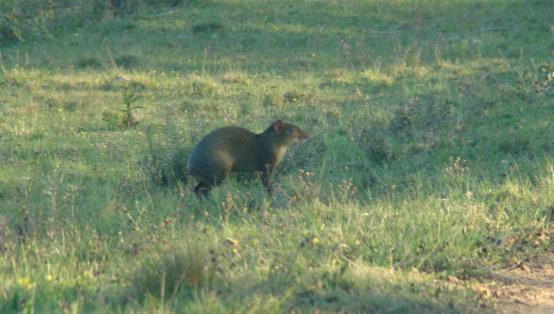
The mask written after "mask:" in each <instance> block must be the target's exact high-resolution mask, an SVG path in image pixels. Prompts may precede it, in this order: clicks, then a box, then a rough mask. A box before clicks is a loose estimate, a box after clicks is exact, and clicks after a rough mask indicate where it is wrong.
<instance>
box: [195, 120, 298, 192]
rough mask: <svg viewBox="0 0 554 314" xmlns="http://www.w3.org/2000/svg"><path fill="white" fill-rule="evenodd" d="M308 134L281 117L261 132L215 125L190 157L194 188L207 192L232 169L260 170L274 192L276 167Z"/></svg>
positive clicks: (250, 171)
mask: <svg viewBox="0 0 554 314" xmlns="http://www.w3.org/2000/svg"><path fill="white" fill-rule="evenodd" d="M307 138H308V134H306V132H304V131H303V130H302V129H300V128H299V127H297V126H295V125H292V124H289V123H284V122H283V121H281V120H277V121H275V122H273V123H272V124H271V125H270V126H269V127H268V128H267V129H266V130H265V131H264V132H263V133H260V134H256V133H254V132H251V131H249V130H247V129H244V128H241V127H236V126H227V127H222V128H219V129H216V130H214V131H212V132H211V133H209V134H208V135H206V136H204V138H202V139H201V140H200V142H198V144H196V146H195V147H194V148H193V149H192V152H191V154H190V156H189V158H188V162H187V170H188V173H189V174H190V175H192V176H193V177H195V178H196V179H197V180H198V185H196V187H195V188H194V192H195V193H196V195H197V196H198V197H202V196H206V195H207V194H208V192H209V191H210V189H211V188H212V187H214V186H216V185H218V184H220V183H221V182H222V181H223V180H224V179H225V178H227V177H228V176H229V173H231V172H241V173H261V179H262V183H263V185H264V186H265V187H266V188H267V191H268V192H269V193H271V178H270V176H271V173H272V172H273V169H275V167H276V166H277V165H278V164H279V162H281V160H282V159H283V156H284V155H285V153H286V152H287V148H288V147H289V146H290V145H292V144H295V143H301V142H304V141H305V140H306V139H307Z"/></svg>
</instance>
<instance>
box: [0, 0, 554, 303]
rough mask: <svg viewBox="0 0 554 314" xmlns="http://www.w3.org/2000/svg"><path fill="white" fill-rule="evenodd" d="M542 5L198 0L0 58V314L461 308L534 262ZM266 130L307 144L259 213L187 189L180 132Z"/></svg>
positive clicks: (249, 192)
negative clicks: (500, 272) (501, 273)
mask: <svg viewBox="0 0 554 314" xmlns="http://www.w3.org/2000/svg"><path fill="white" fill-rule="evenodd" d="M546 6H547V4H546V1H534V2H528V3H523V2H521V3H520V2H508V1H505V2H495V3H482V2H479V1H454V2H449V3H446V2H440V1H423V2H414V1H387V2H379V1H325V2H320V1H307V2H303V3H296V2H288V1H284V2H278V3H272V4H271V5H269V4H267V3H264V2H262V1H248V2H242V1H241V2H239V1H209V2H208V3H207V4H196V3H193V4H191V5H190V6H177V7H175V8H171V9H169V8H168V9H163V10H155V11H154V10H152V9H148V8H144V9H143V10H141V11H140V12H138V13H137V14H135V15H132V16H122V17H120V18H116V19H111V18H106V19H105V20H103V21H102V22H100V23H98V24H95V25H91V26H84V27H82V28H80V29H68V30H67V31H64V32H58V33H53V36H52V38H49V39H46V40H41V41H29V42H23V43H19V44H14V43H12V44H10V45H6V46H0V47H1V49H2V50H1V56H0V110H1V112H2V115H0V201H1V202H0V269H2V270H3V271H2V272H1V273H0V312H3V311H8V312H9V311H35V312H59V311H62V312H63V311H65V312H71V311H77V312H79V311H83V312H102V311H108V312H110V311H116V312H117V311H121V312H129V311H130V312H153V311H159V312H168V313H172V312H179V311H181V310H183V309H185V310H186V311H192V312H207V313H208V312H288V311H291V310H296V311H300V312H304V311H305V312H312V311H318V310H321V311H323V312H335V311H351V312H371V311H389V312H406V311H408V312H410V311H421V312H449V311H452V312H455V311H480V310H482V308H481V306H487V304H488V302H489V301H488V300H487V299H486V298H484V297H483V296H481V295H479V294H478V293H476V292H474V291H473V290H471V289H470V288H469V286H470V284H471V282H472V280H475V279H479V280H484V279H486V278H487V274H488V273H489V272H490V271H491V270H495V269H499V268H503V267H506V266H509V265H513V264H515V263H519V262H521V261H522V260H524V259H525V258H527V257H528V256H531V255H533V254H541V253H542V252H544V251H546V250H551V249H552V242H551V239H550V237H551V233H552V226H551V220H552V217H551V216H552V207H553V206H554V194H553V193H552V191H553V190H554V171H553V169H554V159H553V158H552V156H553V154H552V152H553V150H554V143H553V142H552V134H554V130H553V127H554V126H553V124H552V121H551V120H552V119H551V117H552V116H553V115H554V112H553V111H552V106H551V105H550V99H551V98H552V88H551V83H549V81H547V80H546V79H545V78H547V74H548V73H549V71H554V68H553V64H552V62H551V60H550V59H551V56H550V49H549V46H548V39H549V38H550V37H549V36H550V35H551V34H550V33H551V32H550V33H549V31H548V27H547V26H548V25H546V24H545V22H541V21H546V20H547V18H546V17H547V15H548V10H545V7H546ZM529 25H533V27H536V28H530V26H529ZM544 30H547V31H544ZM523 34H524V35H525V36H522V35H523ZM126 97H127V98H126ZM128 97H133V98H132V99H133V103H132V105H133V106H137V107H133V108H134V109H132V116H133V119H134V120H133V123H125V117H126V115H125V114H126V113H128V112H124V111H125V110H126V105H125V101H126V99H127V100H128V99H130V98H128ZM276 118H282V119H283V120H285V121H290V122H293V123H295V124H297V125H299V126H301V127H302V128H303V129H305V130H306V131H307V132H308V133H309V134H310V140H309V141H307V142H306V143H305V144H304V145H301V146H297V147H294V148H292V149H291V150H290V151H289V153H288V156H287V158H286V160H285V161H284V162H283V163H282V164H281V165H280V166H279V169H278V171H277V173H276V179H275V182H276V187H275V193H274V194H273V196H272V197H270V198H269V197H267V196H266V195H265V193H264V190H263V188H262V186H261V185H260V184H259V183H258V182H257V181H256V180H253V181H252V182H238V181H236V180H230V181H229V182H227V183H226V184H224V185H223V186H221V187H219V188H216V189H214V191H213V193H212V194H211V196H210V197H209V198H208V199H207V200H203V201H201V200H198V199H196V198H195V197H194V195H193V193H192V192H191V190H192V187H193V185H194V182H192V181H194V180H193V179H192V178H187V177H186V176H184V175H183V170H184V169H183V168H184V162H185V161H186V157H187V154H188V152H189V151H190V149H191V147H192V146H193V145H194V143H195V142H196V141H197V140H198V139H199V138H200V137H201V136H203V135H204V134H206V133H207V132H209V131H210V130H212V129H214V128H216V127H220V126H223V125H229V124H234V125H241V126H244V127H247V128H249V129H251V130H253V131H256V132H261V131H262V130H263V129H265V128H266V127H267V125H268V124H269V123H270V122H272V121H273V120H274V119H276ZM127 122H128V121H127ZM191 243H192V244H191ZM189 244H190V245H189ZM193 244H194V245H193ZM183 245H184V246H183ZM187 245H188V246H187ZM195 245H198V246H195ZM183 247H184V248H183ZM172 250H173V251H172ZM196 253H198V254H196ZM205 260H209V262H206V263H203V262H202V261H205ZM201 264H207V265H209V266H210V268H202V267H201ZM212 267H213V268H212ZM164 269H165V270H166V271H164ZM190 269H195V271H193V272H194V274H193V275H194V276H195V275H198V274H201V273H202V272H205V273H204V274H208V275H209V276H208V277H209V280H207V281H206V282H208V281H209V284H208V283H206V284H202V285H199V287H200V286H202V287H203V288H201V289H188V288H187V289H184V290H180V289H179V288H177V289H174V288H175V287H176V286H175V285H173V286H171V287H169V286H167V287H169V288H168V289H169V290H172V289H173V290H174V291H175V292H174V291H171V292H169V294H167V293H168V291H164V293H163V295H164V297H163V298H162V297H160V296H161V291H158V290H159V289H158V288H160V287H166V286H164V285H163V283H162V282H161V281H162V279H163V280H165V279H164V276H165V275H164V276H162V275H161V274H166V275H169V274H167V273H168V272H170V273H174V272H179V271H182V272H183V273H186V274H187V276H188V277H187V278H189V277H190V278H193V281H194V280H195V279H194V278H196V277H194V276H189V275H190V274H189V273H187V271H188V270H190ZM200 269H201V270H200ZM137 272H139V273H137ZM141 276H142V277H141ZM160 276H161V277H160ZM133 278H134V279H133ZM172 279H175V278H172ZM158 280H160V282H158ZM177 286H178V285H177ZM167 287H166V288H167ZM133 289H134V290H133ZM164 290H165V288H164Z"/></svg>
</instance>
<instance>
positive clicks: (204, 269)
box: [128, 241, 216, 300]
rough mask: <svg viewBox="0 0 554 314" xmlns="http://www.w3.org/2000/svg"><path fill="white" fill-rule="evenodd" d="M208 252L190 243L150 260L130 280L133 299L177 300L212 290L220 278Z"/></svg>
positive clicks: (142, 264)
mask: <svg viewBox="0 0 554 314" xmlns="http://www.w3.org/2000/svg"><path fill="white" fill-rule="evenodd" d="M214 264H215V263H214V262H213V260H210V254H209V252H208V250H207V249H206V248H205V247H204V246H202V245H200V244H199V243H197V242H196V243H195V242H192V241H190V242H187V243H185V244H182V245H180V246H178V247H174V248H170V249H168V250H166V251H164V252H162V253H160V254H154V255H153V256H151V257H149V258H146V259H145V260H144V261H143V262H142V263H141V264H140V265H139V266H138V267H137V269H135V271H133V272H132V273H131V274H130V275H129V278H128V280H129V281H128V283H129V291H130V293H131V296H132V297H134V298H136V299H138V300H144V298H145V297H147V296H155V297H158V298H161V299H173V298H175V297H176V296H177V295H179V296H187V295H188V296H192V295H193V294H194V293H198V292H201V291H207V290H210V289H211V288H212V287H213V282H214V279H215V276H216V272H215V265H214Z"/></svg>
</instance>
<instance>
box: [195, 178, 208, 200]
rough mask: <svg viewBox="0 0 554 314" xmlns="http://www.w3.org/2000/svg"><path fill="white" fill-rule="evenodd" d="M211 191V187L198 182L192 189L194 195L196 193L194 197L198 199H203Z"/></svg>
mask: <svg viewBox="0 0 554 314" xmlns="http://www.w3.org/2000/svg"><path fill="white" fill-rule="evenodd" d="M211 189H212V185H210V184H206V183H204V182H202V181H200V182H199V183H198V184H197V185H196V187H195V188H194V193H196V196H197V197H198V198H203V197H206V196H207V195H208V193H209V192H210V190H211Z"/></svg>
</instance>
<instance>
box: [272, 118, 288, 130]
mask: <svg viewBox="0 0 554 314" xmlns="http://www.w3.org/2000/svg"><path fill="white" fill-rule="evenodd" d="M284 126H285V124H284V123H283V121H281V120H277V121H275V122H273V129H274V130H275V132H279V131H281V129H282V128H283V127H284Z"/></svg>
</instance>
